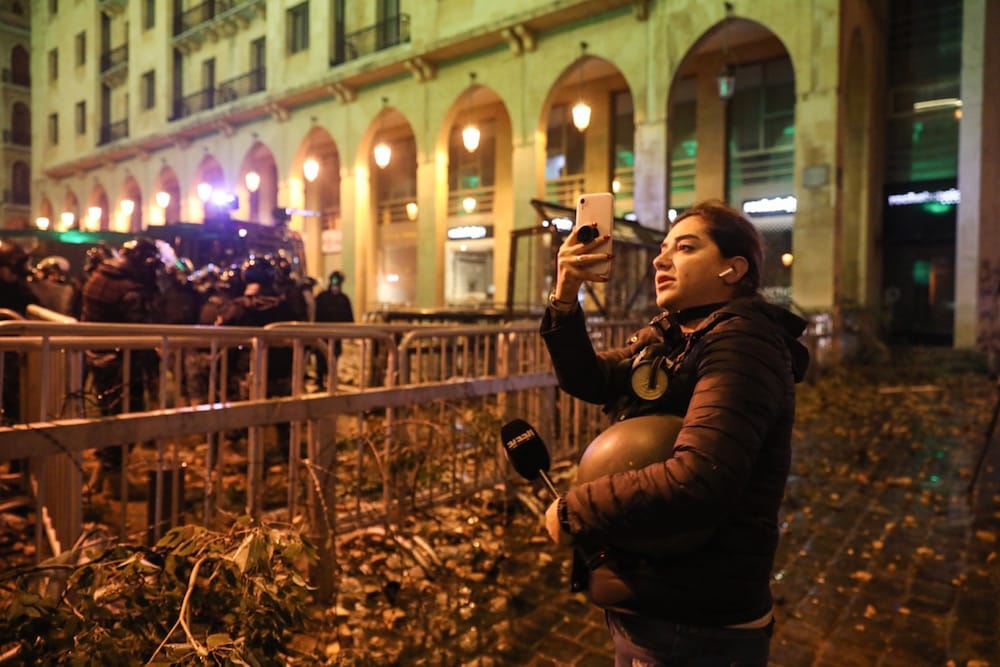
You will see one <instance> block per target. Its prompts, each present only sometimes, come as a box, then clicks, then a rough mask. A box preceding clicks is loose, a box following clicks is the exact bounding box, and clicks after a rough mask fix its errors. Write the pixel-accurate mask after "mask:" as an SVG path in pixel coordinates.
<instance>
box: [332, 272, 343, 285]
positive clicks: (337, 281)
mask: <svg viewBox="0 0 1000 667" xmlns="http://www.w3.org/2000/svg"><path fill="white" fill-rule="evenodd" d="M343 286H344V274H343V273H341V272H340V271H334V272H333V273H331V274H330V287H343Z"/></svg>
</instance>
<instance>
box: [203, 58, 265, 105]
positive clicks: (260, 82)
mask: <svg viewBox="0 0 1000 667" xmlns="http://www.w3.org/2000/svg"><path fill="white" fill-rule="evenodd" d="M266 74H267V71H266V69H265V68H264V67H259V68H257V69H255V70H251V71H249V72H247V73H246V74H241V75H240V76H237V77H233V78H232V79H228V80H226V81H223V82H222V83H220V84H219V85H218V87H217V88H216V100H217V103H218V104H225V103H227V102H232V101H233V100H237V99H239V98H241V97H246V96H247V95H252V94H253V93H259V92H261V91H262V90H264V89H265V87H266V85H267V78H266Z"/></svg>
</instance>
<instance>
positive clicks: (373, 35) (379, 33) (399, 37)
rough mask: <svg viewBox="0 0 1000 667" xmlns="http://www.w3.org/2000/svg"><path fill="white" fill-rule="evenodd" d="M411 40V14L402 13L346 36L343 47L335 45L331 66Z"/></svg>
mask: <svg viewBox="0 0 1000 667" xmlns="http://www.w3.org/2000/svg"><path fill="white" fill-rule="evenodd" d="M409 41H410V15H409V14H400V15H398V16H393V17H391V18H388V19H385V20H384V21H379V22H378V23H376V24H374V25H370V26H368V27H366V28H362V29H361V30H355V31H354V32H351V33H348V34H347V35H345V36H344V40H343V47H342V48H341V47H340V46H339V45H338V46H336V47H335V54H334V57H333V58H331V59H330V66H331V67H334V66H336V65H340V64H342V63H345V62H348V61H351V60H356V59H358V58H361V57H362V56H367V55H369V54H371V53H375V52H376V51H381V50H383V49H387V48H389V47H391V46H397V45H399V44H406V43H407V42H409Z"/></svg>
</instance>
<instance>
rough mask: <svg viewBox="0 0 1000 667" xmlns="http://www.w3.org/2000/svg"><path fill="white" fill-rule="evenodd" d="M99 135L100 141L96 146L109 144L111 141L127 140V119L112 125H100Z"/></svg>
mask: <svg viewBox="0 0 1000 667" xmlns="http://www.w3.org/2000/svg"><path fill="white" fill-rule="evenodd" d="M100 134H101V136H100V139H99V140H98V142H97V145H98V146H103V145H104V144H110V143H111V142H113V141H118V140H119V139H125V138H127V137H128V118H126V119H125V120H119V121H116V122H114V123H108V124H107V125H101V132H100Z"/></svg>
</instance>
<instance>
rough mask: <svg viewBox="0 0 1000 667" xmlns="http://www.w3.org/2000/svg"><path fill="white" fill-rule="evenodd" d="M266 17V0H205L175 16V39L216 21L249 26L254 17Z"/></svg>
mask: <svg viewBox="0 0 1000 667" xmlns="http://www.w3.org/2000/svg"><path fill="white" fill-rule="evenodd" d="M263 15H264V0H205V2H202V3H201V4H198V5H195V6H194V7H190V8H189V9H186V10H184V11H183V12H181V13H180V14H175V15H174V37H175V38H176V37H179V36H180V35H183V34H184V33H187V32H189V31H192V30H196V29H198V28H201V27H207V24H209V23H212V22H213V21H215V20H216V19H225V18H227V17H228V18H229V19H232V20H235V21H236V25H238V26H243V25H246V24H248V23H249V22H250V21H251V20H252V18H253V17H254V16H263Z"/></svg>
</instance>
